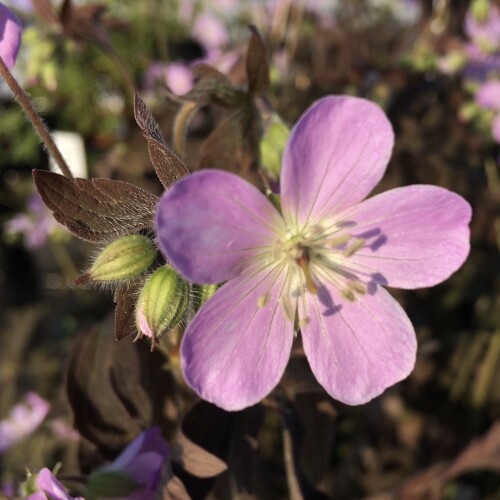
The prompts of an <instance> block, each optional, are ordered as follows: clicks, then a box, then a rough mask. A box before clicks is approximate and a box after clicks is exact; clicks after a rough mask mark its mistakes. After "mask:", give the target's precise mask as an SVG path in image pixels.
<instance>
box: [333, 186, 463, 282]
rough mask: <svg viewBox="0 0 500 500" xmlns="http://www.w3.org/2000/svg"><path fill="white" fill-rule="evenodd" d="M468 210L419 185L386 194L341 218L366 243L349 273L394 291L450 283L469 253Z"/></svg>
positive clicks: (443, 193)
mask: <svg viewBox="0 0 500 500" xmlns="http://www.w3.org/2000/svg"><path fill="white" fill-rule="evenodd" d="M471 213H472V212H471V208H470V205H469V204H468V203H467V202H466V201H465V200H464V199H463V198H462V197H461V196H459V195H457V194H455V193H452V192H451V191H448V190H447V189H444V188H440V187H436V186H426V185H416V186H407V187H402V188H397V189H392V190H390V191H386V192H385V193H382V194H379V195H377V196H374V197H373V198H370V199H369V200H365V201H364V202H363V203H360V204H359V205H358V206H356V207H353V208H352V209H349V210H347V211H345V212H344V213H343V214H340V217H341V219H342V220H343V221H345V223H346V224H348V223H349V224H350V223H352V224H353V226H352V228H351V229H349V232H350V233H351V234H353V235H354V236H356V237H359V238H364V239H365V246H364V247H363V248H362V249H361V250H359V251H358V252H356V253H355V254H354V255H353V256H351V257H350V258H349V259H348V261H347V265H348V266H349V267H350V269H351V270H353V271H355V272H357V273H358V274H360V275H362V276H364V277H365V278H366V277H367V278H368V281H370V280H371V279H373V280H374V281H376V282H378V283H381V284H386V285H388V286H391V287H396V288H408V289H412V288H422V287H428V286H433V285H436V284H437V283H441V282H442V281H444V280H445V279H447V278H448V277H449V276H450V275H451V274H452V273H454V272H455V271H456V270H457V269H458V268H459V267H460V266H461V265H462V264H463V263H464V261H465V259H466V258H467V256H468V255H469V251H470V241H469V233H470V231H469V227H468V224H469V221H470V218H471Z"/></svg>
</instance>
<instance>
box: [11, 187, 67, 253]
mask: <svg viewBox="0 0 500 500" xmlns="http://www.w3.org/2000/svg"><path fill="white" fill-rule="evenodd" d="M58 227H61V225H60V224H59V222H57V221H56V220H55V219H54V216H53V215H52V212H51V211H50V210H49V209H48V208H47V206H46V205H45V203H44V202H43V201H42V198H41V197H40V195H39V194H38V193H37V192H36V193H34V194H33V195H32V196H30V197H29V198H28V200H27V201H26V212H24V213H21V214H17V215H15V216H14V217H12V219H10V220H8V221H7V222H6V223H5V230H6V232H7V233H10V234H21V235H22V236H23V240H24V244H25V246H26V248H28V249H29V250H36V249H37V248H41V247H43V246H44V245H45V244H46V243H47V240H48V239H49V238H50V236H51V235H53V234H54V233H55V232H56V231H57V228H58Z"/></svg>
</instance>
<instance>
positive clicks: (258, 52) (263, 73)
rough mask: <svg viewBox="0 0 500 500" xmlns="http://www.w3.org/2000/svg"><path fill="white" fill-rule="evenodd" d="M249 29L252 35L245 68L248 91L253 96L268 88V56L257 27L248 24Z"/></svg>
mask: <svg viewBox="0 0 500 500" xmlns="http://www.w3.org/2000/svg"><path fill="white" fill-rule="evenodd" d="M250 30H251V32H252V35H251V37H250V42H249V43H248V50H247V58H246V68H247V78H248V93H249V94H250V95H251V96H255V95H260V94H263V93H264V92H265V91H266V90H267V89H268V88H269V84H270V79H269V56H268V53H267V47H266V44H265V43H264V40H263V39H262V37H261V36H260V34H259V32H258V31H257V28H255V26H250Z"/></svg>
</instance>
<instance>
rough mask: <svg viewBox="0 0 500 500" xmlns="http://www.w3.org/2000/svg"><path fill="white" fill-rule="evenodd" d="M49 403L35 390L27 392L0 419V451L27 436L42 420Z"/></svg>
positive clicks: (47, 410)
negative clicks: (7, 414)
mask: <svg viewBox="0 0 500 500" xmlns="http://www.w3.org/2000/svg"><path fill="white" fill-rule="evenodd" d="M49 409H50V404H49V403H48V402H47V401H45V399H42V398H41V397H40V396H39V395H38V394H36V393H35V392H28V393H27V394H26V395H25V396H24V399H23V401H22V402H21V403H19V404H17V405H16V406H14V408H12V410H11V412H10V414H9V416H8V417H7V418H6V419H4V420H2V421H0V453H3V452H4V451H6V450H8V449H9V448H10V447H11V446H13V445H15V444H16V443H17V442H18V441H20V440H21V439H23V438H24V437H26V436H29V435H30V434H31V433H32V432H33V431H34V430H35V429H36V428H37V427H38V426H39V425H40V424H41V423H42V422H43V420H44V418H45V417H46V415H47V413H48V412H49Z"/></svg>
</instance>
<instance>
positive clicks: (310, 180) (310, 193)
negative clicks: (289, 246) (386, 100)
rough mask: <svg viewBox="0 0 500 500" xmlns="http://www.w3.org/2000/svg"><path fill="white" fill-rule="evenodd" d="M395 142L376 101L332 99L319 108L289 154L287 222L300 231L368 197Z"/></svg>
mask: <svg viewBox="0 0 500 500" xmlns="http://www.w3.org/2000/svg"><path fill="white" fill-rule="evenodd" d="M393 144H394V133H393V130H392V126H391V124H390V122H389V120H388V119H387V117H386V116H385V114H384V112H383V111H382V109H380V107H379V106H378V105H376V104H374V103H373V102H370V101H367V100H365V99H360V98H357V97H336V96H330V97H325V98H323V99H321V100H320V101H318V102H316V103H315V104H313V106H312V107H311V108H309V110H308V111H306V113H305V114H304V115H303V116H302V118H301V119H300V120H299V121H298V123H297V125H296V126H295V127H294V129H293V131H292V134H291V136H290V139H289V141H288V144H287V146H286V149H285V153H284V156H283V170H282V175H281V195H282V207H283V215H284V217H285V220H286V221H287V222H288V223H289V224H290V225H291V226H292V228H296V226H298V228H300V227H302V226H303V225H304V224H306V223H307V222H310V223H312V224H314V223H315V222H317V221H318V219H321V218H322V217H323V216H324V215H325V214H328V213H335V212H338V211H339V210H342V209H344V208H346V207H349V206H351V205H353V204H355V203H357V202H359V201H360V200H362V199H363V198H365V197H366V195H367V194H368V193H369V192H370V191H371V190H372V189H373V187H374V186H375V185H376V184H377V183H378V182H379V180H380V179H381V177H382V175H383V174H384V172H385V169H386V166H387V163H388V161H389V158H390V155H391V151H392V147H393Z"/></svg>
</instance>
